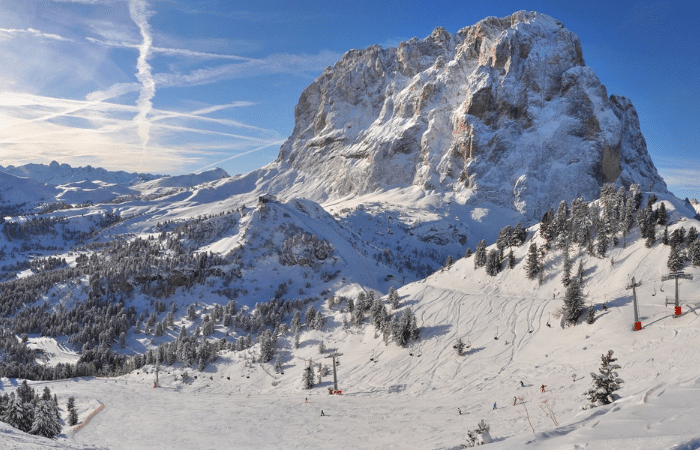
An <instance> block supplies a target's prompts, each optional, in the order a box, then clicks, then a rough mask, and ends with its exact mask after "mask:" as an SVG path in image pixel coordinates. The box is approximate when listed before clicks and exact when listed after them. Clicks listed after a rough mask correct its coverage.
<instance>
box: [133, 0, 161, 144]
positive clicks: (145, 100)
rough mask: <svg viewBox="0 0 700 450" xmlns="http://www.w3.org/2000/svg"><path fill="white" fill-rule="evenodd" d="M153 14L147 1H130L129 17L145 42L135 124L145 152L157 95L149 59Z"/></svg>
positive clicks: (142, 44)
mask: <svg viewBox="0 0 700 450" xmlns="http://www.w3.org/2000/svg"><path fill="white" fill-rule="evenodd" d="M152 14H153V12H152V11H151V10H150V9H149V8H148V3H147V2H146V1H145V0H129V15H130V16H131V20H133V21H134V23H135V24H136V25H137V26H138V27H139V29H140V30H141V36H142V37H143V42H142V43H141V45H139V47H138V48H139V58H138V60H137V61H136V68H137V69H138V72H137V73H136V78H137V79H138V80H139V81H140V82H141V92H140V94H139V99H138V100H137V101H136V106H137V107H138V110H139V112H138V114H136V116H135V117H134V122H136V125H137V126H138V133H139V138H141V147H142V149H143V150H144V151H145V150H146V145H147V144H148V140H149V138H150V128H151V127H150V123H149V122H148V117H147V116H148V113H150V112H151V109H152V108H153V103H152V102H151V99H152V98H153V97H154V96H155V95H156V83H155V80H154V79H153V75H152V74H151V66H150V65H149V64H148V59H149V58H150V57H151V45H152V44H153V38H152V37H151V26H150V25H149V24H148V19H149V17H151V15H152Z"/></svg>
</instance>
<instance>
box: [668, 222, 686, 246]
mask: <svg viewBox="0 0 700 450" xmlns="http://www.w3.org/2000/svg"><path fill="white" fill-rule="evenodd" d="M684 241H685V228H683V227H680V228H676V229H675V230H673V233H671V238H670V239H669V243H670V244H671V246H672V247H679V246H681V245H683V242H684Z"/></svg>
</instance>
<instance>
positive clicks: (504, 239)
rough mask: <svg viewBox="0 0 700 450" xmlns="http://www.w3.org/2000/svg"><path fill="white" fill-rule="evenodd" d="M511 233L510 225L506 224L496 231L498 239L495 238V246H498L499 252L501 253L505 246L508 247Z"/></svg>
mask: <svg viewBox="0 0 700 450" xmlns="http://www.w3.org/2000/svg"><path fill="white" fill-rule="evenodd" d="M512 235H513V231H512V229H511V227H510V225H506V226H505V227H503V228H501V231H499V232H498V239H496V247H497V248H498V251H500V252H501V254H503V251H504V249H505V248H506V247H510V246H511V245H512V244H511V240H512Z"/></svg>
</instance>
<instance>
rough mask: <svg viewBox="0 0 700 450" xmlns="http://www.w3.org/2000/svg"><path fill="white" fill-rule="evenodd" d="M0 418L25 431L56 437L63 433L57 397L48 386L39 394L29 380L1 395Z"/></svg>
mask: <svg viewBox="0 0 700 450" xmlns="http://www.w3.org/2000/svg"><path fill="white" fill-rule="evenodd" d="M0 420H2V421H3V422H5V423H7V424H8V425H11V426H13V427H15V428H17V429H18V430H21V431H24V432H25V433H29V434H34V435H38V436H44V437H47V438H52V439H53V438H55V437H56V436H58V435H59V434H60V433H61V416H60V413H59V412H58V404H57V399H56V397H55V396H54V397H51V390H50V389H49V387H48V386H46V387H44V391H43V393H42V394H41V396H39V394H38V393H36V392H35V391H34V389H33V388H31V387H30V386H29V385H28V384H27V380H24V381H22V383H21V384H20V385H19V386H18V387H17V389H15V391H14V392H12V393H10V394H9V395H8V394H7V393H5V394H4V395H3V396H2V397H0Z"/></svg>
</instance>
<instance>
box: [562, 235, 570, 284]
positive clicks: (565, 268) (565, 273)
mask: <svg viewBox="0 0 700 450" xmlns="http://www.w3.org/2000/svg"><path fill="white" fill-rule="evenodd" d="M562 258H563V260H564V261H563V263H562V269H561V282H562V284H563V285H564V287H566V286H568V285H569V283H571V269H572V262H571V257H570V256H569V245H568V244H567V245H566V246H565V247H564V254H563V256H562Z"/></svg>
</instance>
